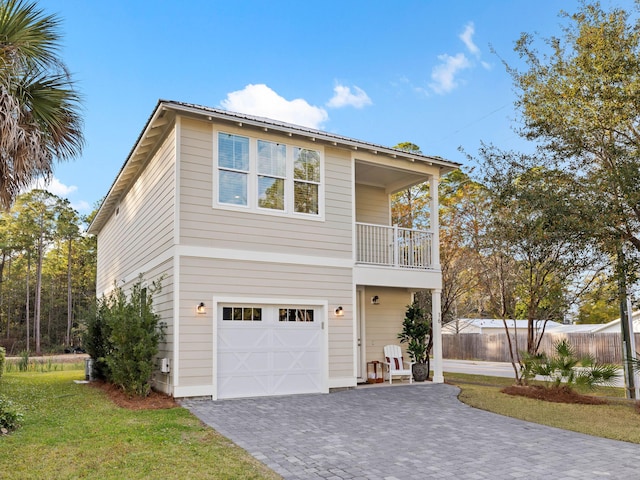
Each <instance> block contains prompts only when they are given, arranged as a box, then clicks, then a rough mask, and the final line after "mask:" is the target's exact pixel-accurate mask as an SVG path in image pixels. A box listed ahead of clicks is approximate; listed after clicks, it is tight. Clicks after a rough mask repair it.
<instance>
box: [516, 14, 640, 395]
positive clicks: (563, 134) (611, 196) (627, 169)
mask: <svg viewBox="0 0 640 480" xmlns="http://www.w3.org/2000/svg"><path fill="white" fill-rule="evenodd" d="M635 10H636V12H635V13H634V14H630V13H629V12H627V11H626V10H623V9H621V8H612V9H611V10H610V11H604V10H603V9H602V7H601V6H600V3H598V2H593V3H586V2H585V3H583V4H582V8H580V10H579V11H578V12H576V13H574V14H571V15H570V14H568V13H565V12H561V15H562V17H563V18H564V19H565V20H566V21H567V24H566V25H565V26H564V28H563V31H562V32H563V35H562V36H560V37H551V38H548V39H544V42H545V43H546V46H547V52H548V53H540V51H539V50H538V48H537V47H536V46H535V40H536V39H535V38H534V36H533V35H531V34H528V33H525V34H523V35H522V36H521V37H520V39H519V41H518V42H517V44H516V48H515V50H516V52H518V53H519V54H520V56H521V58H523V59H524V60H525V62H526V66H527V68H526V70H524V71H518V70H517V69H515V68H511V67H509V66H507V69H508V71H509V72H510V73H511V75H512V78H513V80H514V83H515V85H516V88H517V89H518V100H517V103H516V105H517V106H518V107H519V109H520V111H521V113H522V118H523V122H524V126H523V128H522V134H523V135H524V136H525V137H526V138H528V139H531V140H536V141H537V142H539V144H540V145H541V147H542V148H544V149H545V150H546V151H547V152H549V153H550V154H551V155H553V156H554V159H555V160H556V161H557V162H559V163H560V164H561V165H563V166H564V167H566V168H568V169H569V171H571V172H572V174H574V175H576V176H580V177H581V178H583V179H584V181H583V184H584V186H585V188H586V189H588V190H589V191H590V193H591V198H592V201H593V203H594V204H596V205H598V207H599V210H600V213H601V214H600V216H599V217H597V218H596V219H595V220H596V221H594V222H593V223H592V224H591V225H590V228H589V231H590V232H591V235H592V236H594V237H595V238H598V239H599V240H600V245H599V246H600V248H601V249H602V251H604V252H606V253H607V254H608V255H609V256H610V257H611V258H612V262H613V266H614V269H615V272H616V278H617V280H618V285H619V288H618V290H619V297H620V316H621V317H622V318H623V317H625V316H626V314H627V312H626V295H627V286H628V285H630V284H631V283H633V282H634V281H635V280H636V279H637V272H638V268H639V267H638V265H639V262H640V148H639V147H640V129H639V128H640V127H639V122H638V119H639V118H640V102H639V101H638V98H640V18H639V17H638V15H637V14H638V13H639V12H640V4H638V3H637V2H636V4H635ZM621 325H622V334H623V338H624V339H625V343H626V352H625V357H627V358H630V357H631V356H632V352H630V350H629V348H630V346H629V345H630V342H628V341H627V340H628V338H629V332H628V331H627V328H626V324H625V322H622V324H621ZM627 380H628V386H631V385H632V384H633V378H632V377H629V378H628V379H627ZM629 390H632V389H631V388H629Z"/></svg>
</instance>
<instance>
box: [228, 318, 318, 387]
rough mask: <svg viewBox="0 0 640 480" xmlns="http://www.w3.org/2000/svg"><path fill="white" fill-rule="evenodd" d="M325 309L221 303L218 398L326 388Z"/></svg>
mask: <svg viewBox="0 0 640 480" xmlns="http://www.w3.org/2000/svg"><path fill="white" fill-rule="evenodd" d="M320 312H321V310H320V309H319V308H318V307H306V306H272V305H267V306H265V305H258V306H253V305H220V306H219V308H218V398H238V397H257V396H266V395H289V394H294V393H317V392H322V388H323V387H322V385H323V382H322V375H323V374H322V372H323V371H324V369H323V365H324V358H323V357H324V356H323V348H322V345H323V341H322V340H323V336H322V333H323V332H322V319H321V318H320Z"/></svg>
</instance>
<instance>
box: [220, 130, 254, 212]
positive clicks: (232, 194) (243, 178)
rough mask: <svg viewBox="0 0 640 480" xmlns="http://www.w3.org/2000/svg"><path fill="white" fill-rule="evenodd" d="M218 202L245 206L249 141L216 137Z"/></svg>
mask: <svg viewBox="0 0 640 480" xmlns="http://www.w3.org/2000/svg"><path fill="white" fill-rule="evenodd" d="M218 168H219V173H218V185H219V188H218V201H219V202H220V203H228V204H231V205H245V206H246V205H247V188H248V180H249V139H248V138H247V137H240V136H238V135H229V134H226V133H220V134H219V135H218Z"/></svg>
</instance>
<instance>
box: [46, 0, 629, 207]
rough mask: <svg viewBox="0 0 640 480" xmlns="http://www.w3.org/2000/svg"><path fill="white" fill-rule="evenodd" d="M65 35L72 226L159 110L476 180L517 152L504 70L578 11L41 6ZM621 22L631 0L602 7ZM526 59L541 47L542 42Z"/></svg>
mask: <svg viewBox="0 0 640 480" xmlns="http://www.w3.org/2000/svg"><path fill="white" fill-rule="evenodd" d="M37 4H38V6H39V7H40V8H41V9H42V10H44V12H45V13H47V14H55V15H56V16H57V17H58V18H59V19H60V20H61V26H60V33H61V35H62V42H61V43H62V45H61V49H60V55H61V57H62V59H63V61H64V62H65V63H66V65H67V67H68V69H69V70H70V72H71V74H72V76H73V78H74V81H75V83H76V87H77V89H78V91H79V93H80V94H81V96H82V99H83V102H82V111H81V114H82V116H83V118H84V136H85V142H86V144H85V147H84V149H83V152H82V154H81V156H79V157H78V158H76V159H75V160H71V161H67V162H64V163H59V164H57V165H56V167H55V172H54V178H53V179H52V181H51V183H50V184H49V186H48V187H47V189H48V190H49V191H51V192H52V193H55V194H56V195H59V196H61V197H64V198H68V199H69V200H70V202H71V204H72V205H73V206H74V207H75V208H76V210H78V212H79V213H80V214H88V213H90V212H91V211H92V210H93V209H94V208H96V206H97V205H98V204H99V202H100V200H101V199H102V198H103V197H104V196H105V195H106V194H107V193H108V191H109V188H110V187H111V185H112V183H113V181H114V180H115V177H116V175H117V174H118V172H119V171H120V168H121V167H122V165H123V164H124V162H125V161H126V159H127V156H128V155H129V153H130V151H131V149H132V148H133V146H134V142H135V141H136V139H137V138H138V136H139V134H140V132H141V130H142V128H143V127H144V125H145V123H146V122H147V120H148V118H149V116H150V115H151V113H152V111H153V109H154V108H155V106H156V104H157V102H158V100H160V99H163V100H175V101H180V102H187V103H194V104H198V105H203V106H207V107H214V108H222V109H225V110H230V111H235V112H240V113H246V114H253V115H259V116H263V117H267V118H272V119H276V120H281V121H285V122H289V123H294V124H298V125H302V126H306V127H310V128H316V129H320V130H324V131H327V132H331V133H335V134H339V135H342V136H346V137H350V138H354V139H357V140H362V141H366V142H371V143H375V144H379V145H383V146H394V145H396V144H398V143H400V142H412V143H414V144H416V145H418V146H419V147H420V148H421V150H422V152H423V153H424V154H426V155H437V156H440V157H442V158H444V159H447V160H451V161H453V162H458V163H461V164H463V168H469V167H472V166H473V162H469V161H468V159H467V154H469V155H471V156H475V155H477V153H478V149H479V147H480V145H481V142H484V143H489V144H494V145H496V146H498V147H500V148H502V149H514V150H520V151H526V150H527V149H529V148H530V146H529V145H527V144H526V142H524V140H522V139H521V138H520V137H519V136H518V135H517V133H515V131H514V128H515V127H517V112H516V111H515V109H514V100H515V98H516V97H515V93H514V89H513V83H512V80H511V77H510V76H509V74H508V73H507V71H506V68H505V66H504V63H503V62H507V64H509V65H511V66H515V67H524V65H523V64H522V63H521V60H520V59H519V58H518V55H517V54H516V53H515V52H514V51H513V48H514V44H515V41H516V40H517V39H518V38H519V37H520V35H521V33H523V32H527V33H531V34H536V35H538V36H539V38H540V39H541V40H542V39H544V38H548V37H550V36H552V35H556V36H559V35H561V34H562V30H561V27H562V25H566V20H564V19H562V18H561V17H560V16H559V12H560V10H562V9H564V10H565V11H567V12H569V13H573V12H575V11H577V10H578V8H579V6H580V2H579V1H574V0H535V1H532V0H482V1H479V0H449V1H442V0H421V1H420V0H397V1H393V2H392V1H389V0H340V1H336V0H323V1H314V0H306V1H300V0H291V1H290V0H270V1H266V0H264V1H261V0H236V1H231V0H227V1H220V0H185V1H182V2H177V1H175V0H173V1H165V0H154V1H147V0H110V1H106V2H100V1H94V0H37ZM601 4H602V6H603V7H604V8H609V7H611V6H616V7H622V8H625V9H627V10H632V7H633V0H617V1H616V0H602V1H601ZM541 40H540V41H539V42H538V43H537V44H539V45H540V46H542V45H543V43H542V41H541Z"/></svg>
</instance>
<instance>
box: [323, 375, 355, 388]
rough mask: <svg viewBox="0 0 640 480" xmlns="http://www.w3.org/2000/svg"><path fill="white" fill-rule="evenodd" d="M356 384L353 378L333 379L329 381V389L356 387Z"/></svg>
mask: <svg viewBox="0 0 640 480" xmlns="http://www.w3.org/2000/svg"><path fill="white" fill-rule="evenodd" d="M357 385H358V382H357V380H356V378H355V377H333V378H330V379H329V388H349V387H356V386H357Z"/></svg>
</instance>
